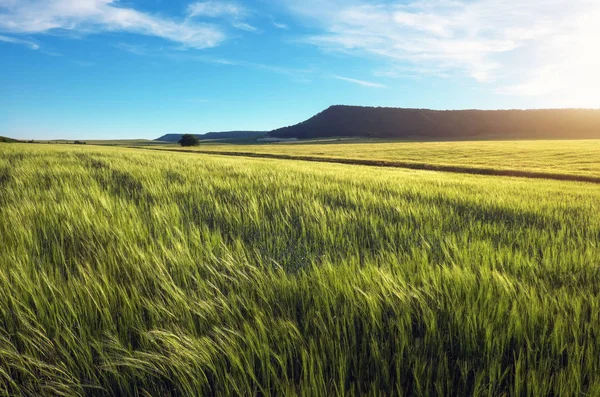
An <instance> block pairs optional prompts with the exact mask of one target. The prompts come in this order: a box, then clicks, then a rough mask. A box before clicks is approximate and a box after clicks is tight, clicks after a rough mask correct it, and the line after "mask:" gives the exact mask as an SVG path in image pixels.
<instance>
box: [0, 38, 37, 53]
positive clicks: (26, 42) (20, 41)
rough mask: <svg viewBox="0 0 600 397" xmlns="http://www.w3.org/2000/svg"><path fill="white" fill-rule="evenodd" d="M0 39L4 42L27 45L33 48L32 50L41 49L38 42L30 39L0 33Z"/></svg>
mask: <svg viewBox="0 0 600 397" xmlns="http://www.w3.org/2000/svg"><path fill="white" fill-rule="evenodd" d="M0 41H2V42H4V43H11V44H19V45H24V46H26V47H29V48H31V49H32V50H39V49H40V46H39V45H38V44H37V43H35V42H33V41H30V40H23V39H18V38H16V37H8V36H2V35H0Z"/></svg>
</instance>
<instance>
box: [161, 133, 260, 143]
mask: <svg viewBox="0 0 600 397" xmlns="http://www.w3.org/2000/svg"><path fill="white" fill-rule="evenodd" d="M266 134H267V132H266V131H226V132H208V133H206V134H196V136H197V137H198V139H251V138H260V137H262V136H264V135H266ZM182 135H183V134H166V135H163V136H161V137H160V138H157V139H156V140H157V141H161V142H178V141H179V140H180V139H181V136H182Z"/></svg>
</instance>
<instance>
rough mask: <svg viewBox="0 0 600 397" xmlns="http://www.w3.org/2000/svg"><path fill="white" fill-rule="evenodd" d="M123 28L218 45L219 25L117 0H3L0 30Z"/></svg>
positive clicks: (188, 44)
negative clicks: (161, 13) (164, 14)
mask: <svg viewBox="0 0 600 397" xmlns="http://www.w3.org/2000/svg"><path fill="white" fill-rule="evenodd" d="M57 31H77V32H82V33H85V34H91V33H100V32H116V31H123V32H129V33H135V34H141V35H147V36H155V37H160V38H163V39H166V40H170V41H173V42H176V43H180V44H182V45H184V46H186V47H191V48H208V47H214V46H217V45H219V44H220V43H221V42H223V41H224V40H225V38H226V35H225V33H224V32H223V31H222V29H220V28H219V27H218V26H215V25H211V24H206V23H197V22H194V21H190V20H188V19H186V20H182V21H177V20H174V19H169V18H164V17H161V16H156V15H151V14H148V13H145V12H141V11H137V10H135V9H133V8H127V7H124V6H120V4H119V3H118V2H117V1H115V0H18V1H17V0H1V2H0V32H5V33H12V34H36V33H51V32H57Z"/></svg>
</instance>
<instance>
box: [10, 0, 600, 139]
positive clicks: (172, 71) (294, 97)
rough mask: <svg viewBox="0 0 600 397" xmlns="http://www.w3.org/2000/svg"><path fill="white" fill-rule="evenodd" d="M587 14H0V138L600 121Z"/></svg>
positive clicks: (201, 7) (346, 7)
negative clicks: (313, 125) (494, 114)
mask: <svg viewBox="0 0 600 397" xmlns="http://www.w3.org/2000/svg"><path fill="white" fill-rule="evenodd" d="M598 21H600V1H597V0H544V1H541V0H522V1H514V0H402V1H401V0H381V1H369V0H327V1H324V0H279V1H266V0H252V1H241V0H240V1H218V0H209V1H200V2H196V1H177V0H171V1H169V0H144V1H142V0H0V92H1V93H2V94H1V95H0V135H7V136H11V137H16V138H26V139H30V138H33V139H56V138H66V139H73V138H82V139H114V138H156V137H158V136H160V135H162V134H165V133H186V132H189V133H203V132H208V131H227V130H270V129H273V128H277V127H281V126H285V125H290V124H295V123H297V122H300V121H302V120H304V119H306V118H308V117H310V116H312V115H313V114H315V113H317V112H319V111H321V110H323V109H324V108H326V107H328V106H329V105H333V104H348V105H365V106H394V107H412V108H433V109H465V108H479V109H497V108H555V107H593V108H598V107H600V94H598V93H599V92H600V74H599V73H598V71H599V70H600V52H599V51H598V50H597V48H598V41H599V38H600V23H599V22H598Z"/></svg>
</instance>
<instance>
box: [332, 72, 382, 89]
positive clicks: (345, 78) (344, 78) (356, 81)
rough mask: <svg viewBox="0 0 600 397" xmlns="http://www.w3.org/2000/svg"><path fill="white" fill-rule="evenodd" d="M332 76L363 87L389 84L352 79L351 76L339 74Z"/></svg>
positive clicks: (378, 86) (377, 86)
mask: <svg viewBox="0 0 600 397" xmlns="http://www.w3.org/2000/svg"><path fill="white" fill-rule="evenodd" d="M331 77H333V78H334V79H338V80H342V81H347V82H349V83H352V84H357V85H361V86H363V87H372V88H387V86H385V85H383V84H379V83H373V82H371V81H365V80H358V79H352V78H350V77H344V76H338V75H333V76H331Z"/></svg>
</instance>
